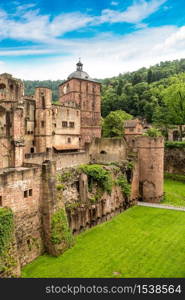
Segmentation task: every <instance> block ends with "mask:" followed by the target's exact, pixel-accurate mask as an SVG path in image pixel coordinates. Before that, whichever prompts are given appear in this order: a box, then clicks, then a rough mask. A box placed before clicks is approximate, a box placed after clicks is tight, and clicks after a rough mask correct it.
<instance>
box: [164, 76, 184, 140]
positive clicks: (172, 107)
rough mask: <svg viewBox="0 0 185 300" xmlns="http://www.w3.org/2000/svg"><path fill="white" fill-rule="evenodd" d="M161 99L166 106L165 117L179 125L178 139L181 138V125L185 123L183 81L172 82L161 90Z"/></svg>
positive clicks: (169, 121) (170, 122) (173, 123)
mask: <svg viewBox="0 0 185 300" xmlns="http://www.w3.org/2000/svg"><path fill="white" fill-rule="evenodd" d="M163 99H164V102H165V104H166V107H167V115H166V117H165V119H167V121H168V123H169V124H172V125H179V128H180V140H182V136H183V130H182V125H184V124H185V83H184V82H183V81H182V80H181V81H180V82H179V83H175V84H172V85H171V86H169V87H168V88H167V89H165V90H164V92H163Z"/></svg>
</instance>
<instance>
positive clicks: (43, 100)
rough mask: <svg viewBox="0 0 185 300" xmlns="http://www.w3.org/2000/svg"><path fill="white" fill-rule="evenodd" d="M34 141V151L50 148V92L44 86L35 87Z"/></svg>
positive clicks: (44, 150) (43, 150)
mask: <svg viewBox="0 0 185 300" xmlns="http://www.w3.org/2000/svg"><path fill="white" fill-rule="evenodd" d="M35 100H36V112H35V114H36V116H35V120H36V124H35V143H36V152H46V151H48V150H49V149H51V148H52V109H51V107H52V92H51V90H50V89H49V88H46V87H37V88H36V90H35Z"/></svg>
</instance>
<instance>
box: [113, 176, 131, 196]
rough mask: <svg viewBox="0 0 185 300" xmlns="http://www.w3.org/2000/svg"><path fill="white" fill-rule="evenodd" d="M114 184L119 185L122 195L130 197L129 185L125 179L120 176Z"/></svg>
mask: <svg viewBox="0 0 185 300" xmlns="http://www.w3.org/2000/svg"><path fill="white" fill-rule="evenodd" d="M116 184H117V185H119V186H120V187H121V191H122V193H123V195H125V196H126V197H129V196H130V193H131V186H130V184H129V183H128V182H127V179H126V177H125V176H124V175H120V176H119V177H118V178H117V180H116Z"/></svg>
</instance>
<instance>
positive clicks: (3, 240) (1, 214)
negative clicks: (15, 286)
mask: <svg viewBox="0 0 185 300" xmlns="http://www.w3.org/2000/svg"><path fill="white" fill-rule="evenodd" d="M12 233H13V213H12V211H11V209H9V208H5V207H3V208H0V273H1V272H5V271H8V270H9V269H11V267H12V266H13V265H14V264H15V260H14V258H13V257H11V255H10V254H9V250H10V245H11V241H12Z"/></svg>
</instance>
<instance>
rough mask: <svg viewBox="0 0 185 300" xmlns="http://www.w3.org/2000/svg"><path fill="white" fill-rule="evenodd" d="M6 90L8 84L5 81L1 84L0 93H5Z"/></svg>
mask: <svg viewBox="0 0 185 300" xmlns="http://www.w3.org/2000/svg"><path fill="white" fill-rule="evenodd" d="M5 91H6V85H5V84H4V83H1V84H0V93H2V94H3V93H4V92H5Z"/></svg>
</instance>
